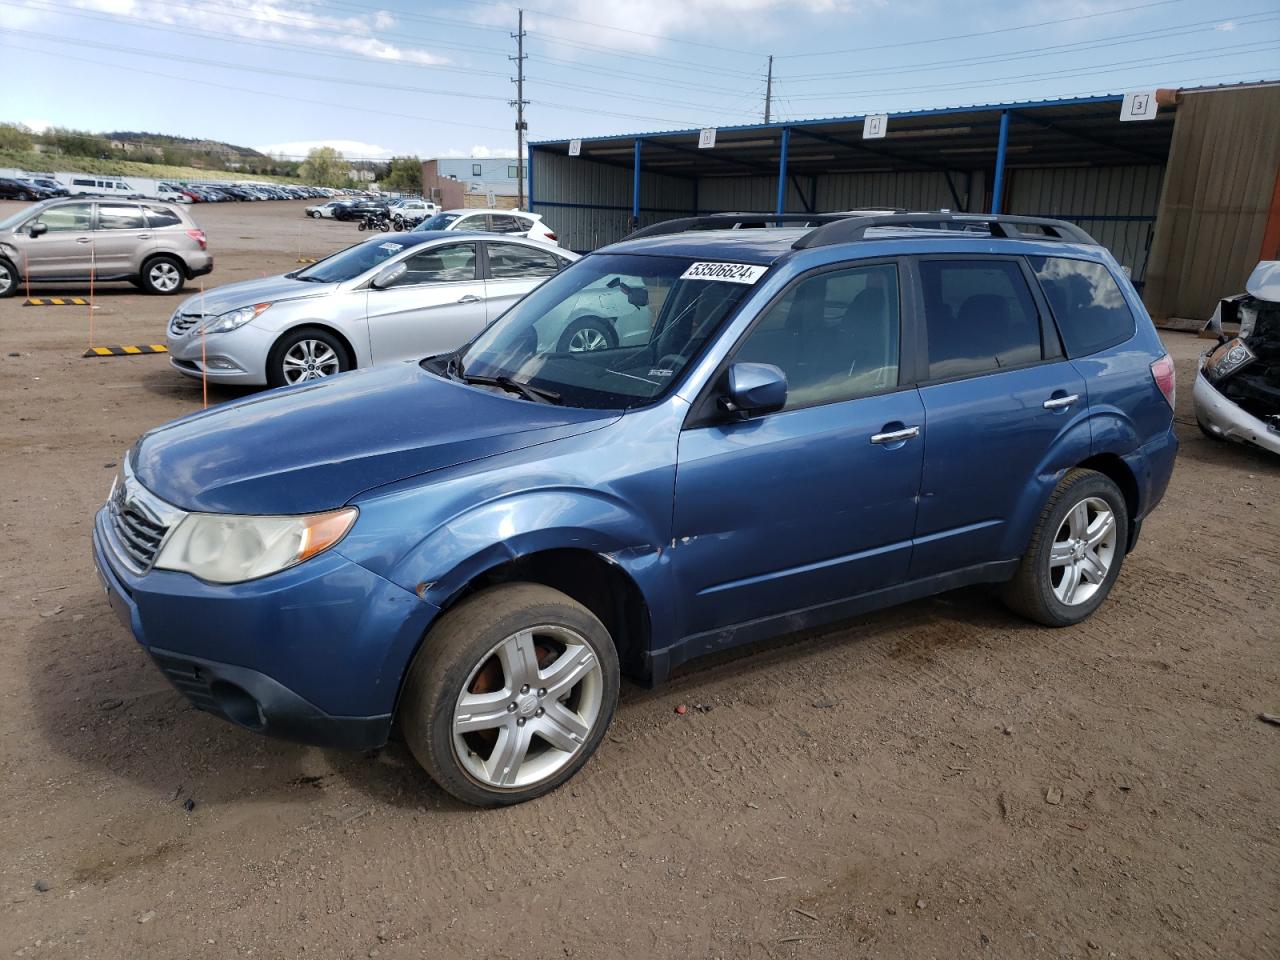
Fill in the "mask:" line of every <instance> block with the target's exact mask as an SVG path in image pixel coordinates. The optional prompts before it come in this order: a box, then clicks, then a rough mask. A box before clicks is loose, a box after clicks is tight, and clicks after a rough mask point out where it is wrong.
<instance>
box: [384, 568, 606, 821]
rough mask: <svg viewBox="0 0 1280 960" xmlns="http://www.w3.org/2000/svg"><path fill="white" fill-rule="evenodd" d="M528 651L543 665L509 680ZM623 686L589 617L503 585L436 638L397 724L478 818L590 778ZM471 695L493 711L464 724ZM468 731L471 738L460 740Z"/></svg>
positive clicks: (538, 593) (410, 678) (555, 597)
mask: <svg viewBox="0 0 1280 960" xmlns="http://www.w3.org/2000/svg"><path fill="white" fill-rule="evenodd" d="M521 637H524V638H527V645H526V642H522V641H521V639H520V638H521ZM500 648H501V649H502V650H504V651H505V652H504V653H499V652H498V651H499V649H500ZM521 651H528V652H529V653H531V655H532V656H533V657H534V658H535V660H534V663H533V664H532V665H531V667H529V668H527V669H526V670H525V671H523V673H522V674H518V675H517V676H516V677H515V678H514V680H509V679H508V677H509V676H510V673H509V670H510V672H511V673H515V672H517V671H519V669H520V668H519V666H518V661H519V660H520V653H521ZM504 658H505V660H509V661H511V662H512V664H513V666H512V667H511V668H508V667H506V666H504ZM526 662H527V661H526ZM557 668H559V676H560V683H561V684H562V685H563V688H564V689H566V690H567V691H568V693H567V695H565V696H561V695H560V693H559V691H558V690H557V689H556V672H555V671H557ZM519 681H524V682H522V683H520V686H518V687H517V686H516V685H515V684H516V682H519ZM540 683H541V684H546V686H539V684H540ZM499 684H501V687H498V685H499ZM618 684H619V671H618V654H617V650H616V649H615V648H614V644H613V639H612V638H611V637H610V636H609V632H608V631H607V630H606V629H605V627H604V624H602V623H601V622H600V621H599V620H598V619H596V617H595V615H594V614H592V613H591V611H590V610H588V609H587V608H586V607H584V606H582V604H580V603H578V602H576V601H575V600H572V599H571V598H569V597H567V596H565V595H564V594H563V593H561V592H560V591H558V590H553V589H551V588H550V587H545V586H542V585H541V584H535V583H508V584H502V585H500V586H496V587H491V588H489V589H487V590H483V591H481V592H480V593H477V594H475V595H474V596H472V597H469V598H468V599H466V600H464V601H463V602H462V603H460V604H459V605H458V606H457V607H455V608H454V609H453V610H450V611H449V612H448V613H446V614H445V615H444V617H443V618H442V619H441V620H440V622H439V623H438V624H437V625H436V626H434V627H433V628H432V629H431V632H430V633H428V634H427V637H426V639H425V640H424V641H423V643H422V647H421V648H420V649H419V650H418V653H417V655H416V656H415V657H414V658H413V663H412V664H411V665H410V667H409V670H408V673H407V675H406V678H405V684H404V694H403V696H402V698H401V702H400V707H399V717H400V724H401V728H402V730H403V732H404V737H405V740H406V742H407V743H408V745H409V749H410V750H411V751H412V752H413V755H414V756H415V757H416V758H417V760H418V762H419V763H420V764H422V767H423V769H425V770H426V771H427V773H429V774H430V775H431V778H432V779H433V780H435V781H436V783H438V784H439V785H440V786H441V787H443V788H444V789H445V790H447V791H448V792H449V793H451V794H453V796H455V797H457V798H458V799H459V800H462V801H464V802H466V803H470V804H474V805H476V806H481V807H499V806H508V805H510V804H515V803H523V802H524V801H525V800H532V799H533V798H534V797H540V796H542V795H543V794H545V793H549V792H550V791H552V790H554V789H555V788H556V787H558V786H560V784H562V783H564V782H565V781H566V780H568V779H569V778H570V777H572V776H573V775H574V774H575V773H577V772H578V770H580V769H581V768H582V766H583V765H584V764H585V763H586V762H587V761H588V760H589V759H590V758H591V755H592V754H593V753H594V752H595V750H596V747H598V746H599V745H600V741H601V740H602V739H603V737H604V734H605V730H606V729H607V728H608V726H609V721H610V720H611V719H612V718H613V711H614V708H615V707H616V706H617V703H618ZM478 686H479V687H482V688H483V689H477V687H478ZM464 695H466V696H470V697H483V698H485V699H486V700H488V701H490V702H491V704H492V708H491V710H490V709H489V705H488V704H485V706H483V707H481V708H480V709H479V710H473V711H471V712H470V713H464V712H463V710H464V709H465V708H463V707H462V705H461V704H460V702H459V701H460V699H461V698H462V697H463V696H464ZM508 697H510V699H508ZM481 702H482V703H483V701H481ZM504 704H505V705H504ZM553 704H554V706H552V705H553ZM460 720H470V721H472V724H473V726H472V729H471V730H470V731H467V732H462V733H456V732H455V729H456V726H457V724H458V722H459V721H460ZM557 720H558V721H560V722H557ZM570 728H572V729H573V731H574V732H573V733H572V735H571V734H570V733H569V730H570ZM544 737H550V739H544ZM552 740H555V741H556V743H557V744H558V745H553V743H552ZM486 750H487V751H489V752H488V753H487V755H486V753H485V751H486ZM517 758H518V759H517ZM504 760H509V761H511V760H514V761H516V762H514V766H510V765H506V766H504V764H503V761H504Z"/></svg>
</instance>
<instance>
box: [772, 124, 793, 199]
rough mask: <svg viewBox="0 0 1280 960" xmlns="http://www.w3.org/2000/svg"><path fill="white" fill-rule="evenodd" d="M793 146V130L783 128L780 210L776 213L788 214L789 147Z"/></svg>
mask: <svg viewBox="0 0 1280 960" xmlns="http://www.w3.org/2000/svg"><path fill="white" fill-rule="evenodd" d="M790 145H791V128H790V127H783V128H782V153H781V154H779V156H778V209H777V210H776V211H774V212H775V213H786V212H787V147H788V146H790Z"/></svg>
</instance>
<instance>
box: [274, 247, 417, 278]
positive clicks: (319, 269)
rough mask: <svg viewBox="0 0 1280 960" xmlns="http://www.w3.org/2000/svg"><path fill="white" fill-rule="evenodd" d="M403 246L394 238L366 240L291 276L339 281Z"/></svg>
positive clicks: (371, 265) (373, 264)
mask: <svg viewBox="0 0 1280 960" xmlns="http://www.w3.org/2000/svg"><path fill="white" fill-rule="evenodd" d="M405 246H406V244H403V243H397V242H396V241H395V240H381V239H377V238H375V239H373V240H366V241H365V242H364V243H357V244H356V245H355V246H354V247H347V249H345V250H339V251H338V252H337V253H335V254H334V255H333V256H331V257H325V258H324V259H323V260H321V261H320V262H319V263H314V264H312V265H311V266H309V267H306V268H304V269H302V270H299V271H298V272H297V273H294V274H292V276H293V277H294V279H295V280H309V281H311V282H312V283H341V282H342V281H343V280H351V279H353V278H355V277H358V276H360V274H362V273H364V272H365V271H366V270H370V269H372V268H373V267H376V266H377V265H378V264H380V263H382V262H383V261H384V260H386V259H388V258H389V257H394V256H395V255H396V254H397V253H399V252H400V251H401V250H403V249H404V248H405Z"/></svg>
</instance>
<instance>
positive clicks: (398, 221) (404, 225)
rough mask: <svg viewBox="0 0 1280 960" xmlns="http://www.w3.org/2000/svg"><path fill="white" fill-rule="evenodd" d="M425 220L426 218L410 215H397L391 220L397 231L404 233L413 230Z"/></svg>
mask: <svg viewBox="0 0 1280 960" xmlns="http://www.w3.org/2000/svg"><path fill="white" fill-rule="evenodd" d="M425 219H427V218H426V217H424V216H416V215H414V214H408V215H407V216H406V215H405V214H401V213H397V214H396V215H395V216H394V217H392V218H391V223H392V225H393V226H394V227H395V228H396V230H397V231H399V232H400V233H403V232H405V231H406V230H412V229H413V228H414V227H416V226H417V225H418V224H420V223H421V222H422V221H423V220H425Z"/></svg>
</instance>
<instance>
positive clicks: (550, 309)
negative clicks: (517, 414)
mask: <svg viewBox="0 0 1280 960" xmlns="http://www.w3.org/2000/svg"><path fill="white" fill-rule="evenodd" d="M692 263H693V261H691V260H689V259H687V258H685V257H648V256H636V255H634V254H632V255H626V254H596V255H594V256H589V257H585V258H583V259H582V260H579V261H578V262H577V263H575V264H573V265H572V266H570V267H568V268H566V269H565V270H564V271H562V272H561V273H559V274H557V275H556V276H554V277H552V278H550V279H549V280H547V281H546V283H544V284H543V285H542V286H540V287H538V288H537V289H536V290H534V291H533V292H532V293H530V294H529V295H528V296H527V297H525V298H524V299H523V300H521V301H520V302H518V303H517V304H516V305H515V306H514V307H512V308H511V309H510V310H508V311H507V312H506V313H505V314H503V315H502V317H501V318H500V319H499V320H498V321H497V322H495V323H494V324H493V325H492V326H490V327H489V329H487V330H486V331H485V332H484V333H482V334H481V335H480V336H479V338H477V339H476V340H475V342H474V343H472V345H471V346H470V347H469V348H468V349H467V350H466V353H465V354H463V355H462V357H461V366H462V373H463V375H464V376H465V377H466V378H467V379H471V378H485V379H495V380H500V379H508V380H511V381H514V382H515V383H517V384H522V385H525V386H527V387H531V388H533V389H535V390H540V391H543V392H545V393H549V394H554V395H556V396H557V398H558V399H559V401H560V402H562V403H564V404H566V405H569V406H577V407H611V408H612V407H623V408H629V407H637V406H642V405H643V404H646V403H648V402H650V401H652V400H653V399H655V398H656V397H658V396H659V395H660V394H661V393H663V392H664V391H665V390H666V389H667V387H669V386H670V385H671V384H673V383H675V382H676V381H677V380H678V379H679V378H680V375H681V374H682V373H683V371H684V369H685V368H686V367H687V366H688V365H689V363H690V362H691V361H692V360H693V359H694V358H695V357H696V356H697V355H698V354H699V353H700V352H701V351H702V348H703V346H704V345H705V344H706V343H707V342H708V341H709V340H710V339H711V337H712V336H713V335H714V333H715V332H716V330H718V329H719V327H720V325H721V323H723V322H724V320H725V318H726V317H728V316H729V315H730V314H732V313H733V312H734V310H736V309H737V307H738V304H740V303H741V302H742V301H743V299H744V298H745V297H746V295H747V294H748V293H749V292H750V291H751V285H750V284H749V283H735V282H726V281H723V280H701V279H684V277H683V274H684V273H685V272H686V271H687V270H688V269H689V267H690V266H691V265H692ZM755 270H756V272H757V274H758V273H763V268H755Z"/></svg>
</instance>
